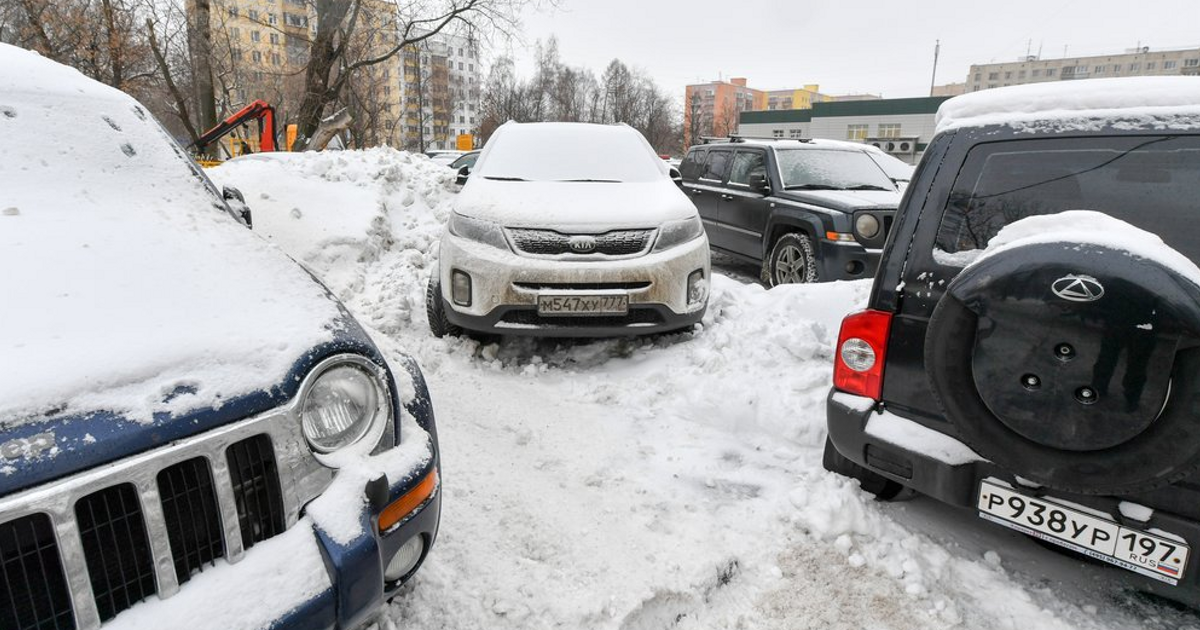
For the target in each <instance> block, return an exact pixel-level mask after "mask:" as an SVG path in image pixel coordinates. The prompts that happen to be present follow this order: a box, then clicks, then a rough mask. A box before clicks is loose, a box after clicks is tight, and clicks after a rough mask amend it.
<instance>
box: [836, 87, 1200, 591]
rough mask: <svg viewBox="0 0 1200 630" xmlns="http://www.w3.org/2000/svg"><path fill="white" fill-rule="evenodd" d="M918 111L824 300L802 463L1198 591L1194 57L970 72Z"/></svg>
mask: <svg viewBox="0 0 1200 630" xmlns="http://www.w3.org/2000/svg"><path fill="white" fill-rule="evenodd" d="M937 127H938V132H937V134H936V136H935V137H934V138H933V140H932V142H931V143H930V145H929V149H928V150H927V152H926V153H925V156H924V158H923V161H922V163H921V167H920V168H919V169H918V171H917V173H916V179H915V180H914V182H913V185H912V186H913V187H912V188H910V194H909V195H907V196H906V198H905V202H904V204H903V206H902V207H901V208H900V210H899V212H898V214H897V216H896V223H895V227H894V230H895V232H894V234H893V235H892V238H891V239H890V240H889V244H888V247H887V249H886V250H885V252H884V256H883V260H882V261H881V264H880V269H879V274H878V275H877V276H876V278H875V285H874V288H873V291H872V292H871V297H870V301H869V303H868V310H865V311H862V312H859V313H855V314H852V315H850V316H848V317H847V318H846V319H845V320H844V322H843V324H842V328H841V334H840V338H839V341H838V346H837V347H838V351H837V354H836V363H835V370H834V391H833V392H832V393H831V395H830V397H829V400H828V405H827V412H828V427H829V438H830V440H829V443H828V444H827V448H826V455H825V465H826V467H827V468H829V469H830V470H833V471H835V472H840V473H842V474H846V475H849V476H852V477H856V478H858V479H859V480H860V481H862V483H863V487H864V488H866V489H869V490H871V491H873V492H875V493H877V494H878V495H879V496H880V497H881V498H887V497H888V496H891V495H894V494H896V493H897V492H899V491H901V490H903V489H904V488H911V489H914V490H916V491H918V492H921V493H923V494H926V495H929V496H932V497H934V498H937V499H939V500H941V501H944V502H947V503H949V504H952V505H956V506H961V507H963V508H966V509H969V510H972V511H974V512H975V513H976V514H977V515H978V516H979V517H980V518H981V519H982V520H986V521H988V522H990V523H994V524H997V525H1000V526H1003V527H1008V528H1011V529H1013V530H1016V531H1018V532H1021V533H1024V534H1027V535H1030V536H1033V537H1036V538H1037V539H1040V540H1042V541H1045V542H1047V543H1050V544H1053V545H1058V546H1061V547H1063V548H1066V549H1069V550H1072V551H1074V552H1077V553H1079V554H1083V555H1085V556H1088V557H1090V558H1092V559H1094V560H1098V561H1101V562H1105V563H1108V564H1110V565H1113V566H1115V567H1118V568H1119V569H1122V570H1126V571H1130V572H1132V574H1136V576H1134V575H1129V576H1122V577H1127V578H1128V579H1129V580H1130V581H1135V582H1136V583H1138V584H1140V588H1142V589H1144V590H1147V591H1152V592H1155V593H1158V594H1160V595H1162V596H1165V597H1167V598H1171V599H1175V600H1179V601H1182V602H1185V603H1188V604H1190V605H1191V606H1193V607H1196V606H1200V561H1198V560H1197V558H1196V554H1197V549H1196V546H1197V545H1200V437H1198V434H1197V425H1198V423H1200V412H1198V410H1200V267H1197V263H1200V230H1198V229H1197V223H1196V200H1197V199H1198V198H1200V80H1197V79H1195V78H1190V77H1150V78H1131V79H1101V80H1094V81H1072V82H1064V83H1046V84H1033V85H1025V86H1017V87H1011V88H1001V89H996V90H987V91H986V92H978V93H973V94H969V95H966V96H961V97H957V98H954V99H952V100H949V101H947V102H946V103H944V104H943V105H942V107H941V109H940V111H939V112H938V123H937ZM1080 579H1081V580H1083V579H1086V578H1082V577H1081V578H1080Z"/></svg>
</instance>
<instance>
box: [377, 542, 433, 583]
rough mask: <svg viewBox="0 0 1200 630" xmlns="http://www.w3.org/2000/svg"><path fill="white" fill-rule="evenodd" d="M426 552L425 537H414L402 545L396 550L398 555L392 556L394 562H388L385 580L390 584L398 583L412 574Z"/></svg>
mask: <svg viewBox="0 0 1200 630" xmlns="http://www.w3.org/2000/svg"><path fill="white" fill-rule="evenodd" d="M424 551H425V539H424V537H423V536H413V537H412V538H410V539H408V542H406V543H404V544H403V545H401V546H400V548H399V549H397V550H396V555H394V556H392V560H391V561H390V562H388V565H387V569H386V570H384V572H383V579H385V580H387V581H388V582H397V581H399V580H400V579H401V578H403V577H404V576H406V575H408V574H409V573H412V570H413V569H415V568H416V567H417V563H418V562H420V561H421V553H422V552H424Z"/></svg>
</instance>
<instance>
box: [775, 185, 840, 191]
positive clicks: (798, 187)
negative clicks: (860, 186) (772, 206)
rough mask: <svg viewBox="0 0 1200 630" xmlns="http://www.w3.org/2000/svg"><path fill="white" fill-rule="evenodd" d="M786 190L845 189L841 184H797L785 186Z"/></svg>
mask: <svg viewBox="0 0 1200 630" xmlns="http://www.w3.org/2000/svg"><path fill="white" fill-rule="evenodd" d="M783 189H784V190H845V188H842V187H841V186H830V185H829V184H796V185H794V186H784V187H783Z"/></svg>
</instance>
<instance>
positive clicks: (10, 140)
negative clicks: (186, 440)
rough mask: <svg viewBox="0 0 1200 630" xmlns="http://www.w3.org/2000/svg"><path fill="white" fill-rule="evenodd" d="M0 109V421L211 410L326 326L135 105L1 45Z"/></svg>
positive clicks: (254, 384) (283, 269) (329, 319)
mask: <svg viewBox="0 0 1200 630" xmlns="http://www.w3.org/2000/svg"><path fill="white" fill-rule="evenodd" d="M0 106H2V107H3V112H2V113H0V150H3V152H4V155H5V159H4V160H2V161H0V268H2V269H4V273H3V274H0V295H2V296H3V300H2V302H0V383H4V387H3V394H2V395H0V420H2V421H3V422H5V423H18V422H25V421H28V420H33V419H35V418H37V417H40V416H41V415H43V414H45V413H47V412H50V411H52V410H53V411H57V412H60V413H65V414H77V413H78V414H83V413H87V412H90V411H95V410H106V411H110V412H113V413H117V414H121V415H124V416H126V417H127V418H129V419H132V420H137V421H141V422H149V421H150V420H151V419H152V415H153V414H154V413H160V412H165V413H175V414H178V413H182V412H186V411H189V410H192V409H196V408H202V407H207V406H211V405H219V404H221V403H222V402H224V401H227V400H229V399H230V398H234V397H237V396H240V395H244V394H249V393H251V392H254V391H257V390H261V389H265V388H269V387H271V386H274V385H277V384H278V383H279V382H281V381H282V380H283V378H284V377H285V376H286V375H287V373H288V371H289V370H290V369H291V368H292V366H293V365H294V363H295V362H296V361H297V360H298V359H299V358H300V357H301V356H302V355H303V354H304V353H305V352H306V351H308V350H309V349H310V348H311V347H312V346H314V345H316V344H318V343H321V342H323V341H327V340H330V339H332V338H333V330H332V327H333V326H335V325H336V323H337V321H338V319H339V316H340V314H339V311H338V309H337V306H336V305H335V304H333V303H332V302H331V301H329V300H328V299H327V298H326V295H325V291H324V290H323V289H322V288H321V287H320V286H319V285H317V284H316V283H314V282H312V280H311V278H309V277H308V275H307V274H306V273H305V272H304V270H303V269H300V268H299V267H298V266H297V265H295V263H293V262H292V261H291V260H289V259H288V258H287V256H285V255H284V254H283V253H281V252H280V251H279V250H278V249H276V248H274V247H272V246H270V245H269V244H267V243H264V242H263V241H262V240H261V239H260V238H257V237H256V236H255V235H254V234H253V233H251V232H248V231H247V230H246V229H245V228H244V227H242V226H241V225H240V224H238V223H237V222H236V221H234V220H233V219H232V217H230V216H229V215H228V213H227V212H226V210H225V206H224V205H223V204H222V203H221V201H220V198H219V195H218V193H217V191H215V190H213V189H212V188H211V186H209V185H208V183H207V182H206V181H204V180H203V179H202V178H201V177H200V176H199V173H198V171H197V170H196V167H195V166H194V164H193V163H192V162H191V161H190V160H189V159H188V158H187V157H186V156H185V155H184V154H183V152H182V150H181V149H179V147H178V145H176V144H175V143H174V142H173V141H171V140H170V138H168V137H167V135H166V133H165V132H164V131H163V130H162V128H161V127H159V125H158V124H157V123H156V122H155V121H154V120H153V119H152V118H150V117H149V115H148V114H147V113H146V112H145V111H144V110H143V109H142V108H141V107H140V106H138V105H137V104H136V102H134V101H133V99H131V98H129V97H128V96H125V95H124V94H122V93H120V92H118V91H116V90H113V89H111V88H108V87H105V86H102V85H100V84H99V83H95V82H92V81H90V80H88V79H85V78H84V77H83V76H82V75H80V74H79V73H78V72H76V71H74V70H71V69H68V68H65V67H63V66H60V65H58V64H55V63H52V62H49V61H47V60H45V59H42V58H41V57H39V56H37V55H35V54H33V53H29V52H26V51H23V50H20V49H16V48H13V47H11V46H5V45H0ZM48 129H53V130H54V141H53V142H51V143H47V141H46V137H45V134H46V130H48ZM10 426H11V425H10Z"/></svg>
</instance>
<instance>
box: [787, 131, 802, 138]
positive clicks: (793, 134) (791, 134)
mask: <svg viewBox="0 0 1200 630" xmlns="http://www.w3.org/2000/svg"><path fill="white" fill-rule="evenodd" d="M800 134H801V131H800V130H799V129H789V130H788V137H789V138H791V139H792V140H799V139H800V137H801V135H800Z"/></svg>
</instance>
